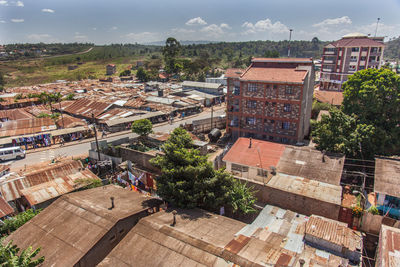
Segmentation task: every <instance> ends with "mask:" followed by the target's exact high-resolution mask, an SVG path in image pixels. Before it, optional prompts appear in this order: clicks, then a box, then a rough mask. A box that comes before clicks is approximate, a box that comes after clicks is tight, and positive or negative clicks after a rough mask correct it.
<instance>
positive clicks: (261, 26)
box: [242, 19, 289, 34]
mask: <svg viewBox="0 0 400 267" xmlns="http://www.w3.org/2000/svg"><path fill="white" fill-rule="evenodd" d="M242 27H243V28H246V31H245V32H244V34H251V33H256V32H267V31H268V32H272V33H284V32H288V31H289V28H288V27H287V26H286V25H285V24H283V23H281V22H280V21H277V22H275V23H272V21H271V20H270V19H265V20H259V21H257V22H256V23H255V24H253V23H251V22H248V21H246V22H245V23H243V24H242Z"/></svg>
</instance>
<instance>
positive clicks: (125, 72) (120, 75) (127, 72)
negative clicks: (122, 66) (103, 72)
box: [119, 70, 131, 77]
mask: <svg viewBox="0 0 400 267" xmlns="http://www.w3.org/2000/svg"><path fill="white" fill-rule="evenodd" d="M129 75H131V71H130V70H124V71H122V72H121V73H120V74H119V77H122V76H129Z"/></svg>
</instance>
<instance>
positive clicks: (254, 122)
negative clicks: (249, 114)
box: [246, 118, 256, 125]
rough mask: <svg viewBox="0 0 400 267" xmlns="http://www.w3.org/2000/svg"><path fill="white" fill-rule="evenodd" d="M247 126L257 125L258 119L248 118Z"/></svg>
mask: <svg viewBox="0 0 400 267" xmlns="http://www.w3.org/2000/svg"><path fill="white" fill-rule="evenodd" d="M246 124H247V125H256V118H246Z"/></svg>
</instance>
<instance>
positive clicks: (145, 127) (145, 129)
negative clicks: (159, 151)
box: [132, 119, 153, 138]
mask: <svg viewBox="0 0 400 267" xmlns="http://www.w3.org/2000/svg"><path fill="white" fill-rule="evenodd" d="M132 132H134V133H135V134H138V135H140V137H142V138H143V137H145V136H147V135H149V134H150V133H152V132H153V124H152V123H151V121H150V120H148V119H142V120H137V121H134V122H133V123H132Z"/></svg>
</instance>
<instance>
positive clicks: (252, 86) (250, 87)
mask: <svg viewBox="0 0 400 267" xmlns="http://www.w3.org/2000/svg"><path fill="white" fill-rule="evenodd" d="M247 91H248V92H257V84H256V83H249V85H248V87H247Z"/></svg>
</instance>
